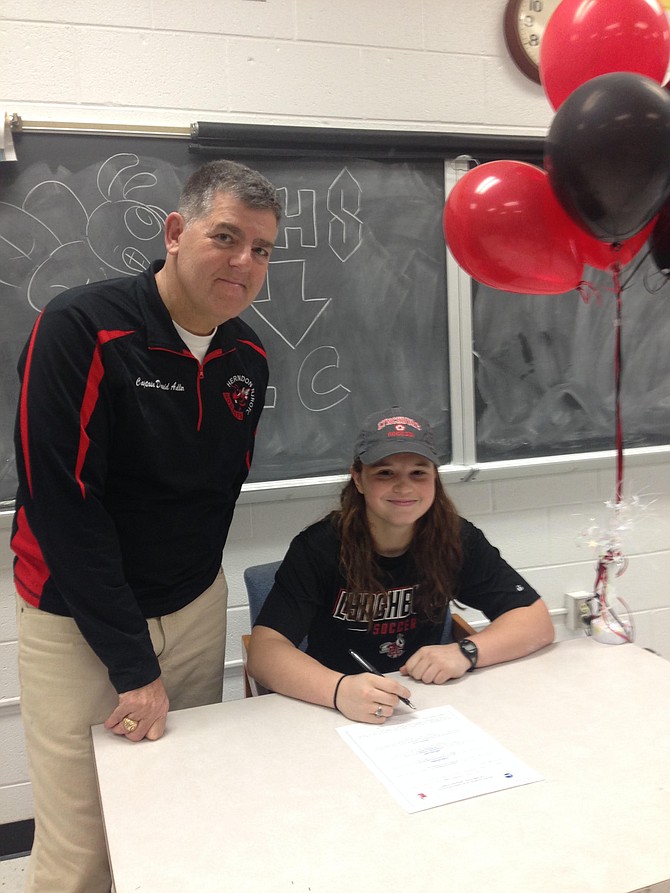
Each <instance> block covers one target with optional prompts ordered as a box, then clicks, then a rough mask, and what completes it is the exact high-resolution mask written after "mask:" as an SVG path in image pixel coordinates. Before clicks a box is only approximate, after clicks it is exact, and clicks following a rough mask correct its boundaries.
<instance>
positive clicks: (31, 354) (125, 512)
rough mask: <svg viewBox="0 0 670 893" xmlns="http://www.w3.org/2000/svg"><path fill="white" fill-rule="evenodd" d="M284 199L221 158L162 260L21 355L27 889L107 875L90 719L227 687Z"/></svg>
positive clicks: (93, 297) (74, 886) (19, 536)
mask: <svg viewBox="0 0 670 893" xmlns="http://www.w3.org/2000/svg"><path fill="white" fill-rule="evenodd" d="M280 215H281V211H280V207H279V204H278V201H277V198H276V193H275V189H274V187H273V186H272V184H270V183H269V182H268V181H267V180H266V179H265V178H264V177H262V176H261V175H260V174H259V173H258V172H256V171H252V170H250V169H249V168H247V167H244V166H243V165H239V164H236V163H234V162H229V161H214V162H211V163H210V164H207V165H205V166H204V167H202V168H200V169H199V170H198V171H196V172H195V173H194V174H193V175H192V176H191V177H190V179H189V180H188V181H187V183H186V185H185V187H184V189H183V192H182V195H181V197H180V200H179V204H178V210H177V211H175V212H172V213H170V214H169V215H168V217H167V219H166V223H165V244H166V252H167V256H166V260H165V262H164V263H163V262H156V263H154V264H153V265H152V266H151V268H150V269H148V270H146V271H145V272H143V273H141V274H140V275H139V276H137V277H134V278H123V279H116V280H110V281H104V282H98V283H93V284H89V285H85V286H81V287H78V288H75V289H70V290H69V291H66V292H63V293H62V294H61V295H59V296H58V297H56V298H54V299H53V300H52V301H51V302H50V303H49V304H48V306H47V308H46V310H45V311H44V312H43V313H42V314H41V316H40V317H39V319H38V320H37V322H36V324H35V327H34V329H33V332H32V334H31V337H30V339H29V341H28V344H27V345H26V348H25V350H24V352H23V355H22V357H21V360H20V363H19V374H20V378H21V393H20V398H19V411H18V418H17V425H16V454H17V466H18V473H19V487H18V493H17V502H16V515H15V519H14V526H13V530H12V548H13V550H14V552H15V553H16V558H15V582H16V588H17V592H18V596H19V597H18V599H17V604H18V627H19V671H20V680H21V708H22V716H23V721H24V727H25V734H26V747H27V752H28V760H29V766H30V774H31V780H32V784H33V794H34V801H35V843H34V846H33V851H32V856H31V861H30V866H29V869H28V879H27V886H26V890H29V891H39V893H46V891H53V893H75V891H76V893H103V891H104V893H108V891H109V890H110V885H111V880H110V875H109V867H108V864H107V857H106V853H105V841H104V834H103V828H102V822H101V817H100V807H99V803H98V796H97V787H96V780H95V771H94V765H93V756H92V749H91V742H90V726H91V725H93V724H96V723H101V722H104V724H105V726H106V728H107V729H109V730H110V731H111V732H113V733H115V734H117V735H125V737H126V738H128V739H130V741H140V740H141V739H143V738H147V739H152V740H153V739H157V738H160V736H161V735H162V734H163V731H164V729H165V723H166V717H167V712H168V708H172V709H180V708H183V707H192V706H198V705H200V704H207V703H214V702H216V701H220V700H221V696H222V685H223V664H224V649H225V635H226V603H227V595H228V590H227V586H226V582H225V577H224V576H223V572H222V569H221V559H222V552H223V546H224V544H225V541H226V536H227V533H228V528H229V526H230V523H231V520H232V515H233V509H234V505H235V501H236V499H237V497H238V495H239V492H240V488H241V486H242V483H243V482H244V480H245V478H246V477H247V474H248V471H249V465H250V462H251V457H252V454H253V444H254V435H255V431H256V427H257V424H258V420H259V416H260V413H261V410H262V408H263V404H264V397H265V390H266V386H267V380H268V369H267V361H266V356H265V352H264V350H263V347H262V344H261V342H260V341H259V339H258V337H257V336H256V335H255V333H254V332H253V331H252V330H251V329H250V328H249V326H247V325H246V324H245V323H244V322H242V321H241V320H240V319H238V315H239V314H240V313H241V311H242V310H244V309H245V307H248V306H249V305H250V304H251V302H252V301H253V300H254V298H255V297H256V295H257V294H258V292H259V290H260V288H261V286H262V284H263V281H264V279H265V275H266V272H267V268H268V263H269V258H270V253H271V251H272V246H273V244H274V241H275V238H276V234H277V226H278V221H279V219H280ZM119 784H121V785H122V784H123V779H122V778H120V779H119ZM132 802H133V791H132V790H129V791H128V808H129V809H132ZM147 852H148V858H150V857H151V853H150V847H149V849H148V851H147Z"/></svg>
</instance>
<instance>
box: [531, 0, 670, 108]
mask: <svg viewBox="0 0 670 893" xmlns="http://www.w3.org/2000/svg"><path fill="white" fill-rule="evenodd" d="M669 59H670V29H669V28H668V20H667V17H666V15H665V11H664V10H663V9H662V7H661V6H660V4H659V3H658V2H657V0H588V2H584V0H561V2H560V3H559V5H558V6H557V7H556V9H555V10H554V12H553V13H552V15H551V18H550V19H549V21H548V23H547V27H546V28H545V30H544V34H543V35H542V43H541V44H540V79H541V81H542V86H543V88H544V92H545V93H546V95H547V98H548V99H549V102H550V103H551V104H552V106H553V107H554V108H555V109H557V108H558V107H559V105H560V104H561V103H562V102H563V100H564V99H566V98H567V97H568V96H569V95H570V94H571V93H572V92H573V90H576V89H577V87H579V86H581V85H582V84H584V83H586V81H589V80H591V78H594V77H598V76H599V75H601V74H609V73H610V72H614V71H629V72H633V73H634V74H642V75H645V76H646V77H648V78H651V79H652V80H654V81H657V82H658V83H659V84H662V83H663V82H664V81H665V74H666V71H667V69H668V60H669Z"/></svg>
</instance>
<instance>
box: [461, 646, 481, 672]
mask: <svg viewBox="0 0 670 893" xmlns="http://www.w3.org/2000/svg"><path fill="white" fill-rule="evenodd" d="M458 644H459V646H460V649H461V651H462V652H463V654H464V655H465V656H466V657H467V658H468V660H469V661H470V663H471V664H472V668H474V666H475V664H476V663H477V654H478V651H477V646H476V645H475V643H474V642H471V641H470V639H462V640H461V641H460V642H459V643H458Z"/></svg>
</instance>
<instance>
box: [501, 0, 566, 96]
mask: <svg viewBox="0 0 670 893" xmlns="http://www.w3.org/2000/svg"><path fill="white" fill-rule="evenodd" d="M559 3H560V0H507V4H506V6H505V18H504V22H503V27H504V32H505V43H506V44H507V49H508V50H509V54H510V56H511V57H512V59H513V60H514V62H515V64H516V65H517V67H518V68H519V70H520V71H522V72H523V73H524V74H525V75H526V77H527V78H530V79H531V81H535V83H536V84H539V83H540V43H541V41H542V35H543V34H544V29H545V28H546V26H547V22H548V21H549V18H550V16H551V14H552V12H553V11H554V10H555V9H556V7H557V6H558V4H559Z"/></svg>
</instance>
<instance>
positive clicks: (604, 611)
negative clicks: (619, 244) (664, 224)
mask: <svg viewBox="0 0 670 893" xmlns="http://www.w3.org/2000/svg"><path fill="white" fill-rule="evenodd" d="M620 272H621V268H620V267H619V265H618V264H615V265H614V267H613V268H612V278H613V280H614V295H615V299H616V319H615V323H614V417H615V442H616V489H615V504H614V511H615V513H616V515H617V516H618V514H619V510H620V508H621V500H622V498H623V424H622V421H621V371H622V365H623V363H622V352H621V328H622V326H621V317H622V303H623V302H622V288H621V278H620ZM617 527H618V525H615V530H616V528H617ZM612 565H615V566H617V567H618V570H617V572H616V575H617V577H618V576H620V575H621V574H622V573H623V572H624V571H625V570H626V565H627V561H626V559H625V558H624V556H623V555H622V553H621V549H620V548H619V545H618V543H617V542H616V537H615V536H613V537H612V541H611V542H610V544H609V548H608V549H607V550H606V551H605V554H603V555H601V556H600V558H599V560H598V567H597V570H596V582H595V586H594V588H593V589H594V596H595V597H596V598H597V600H598V606H599V611H600V616H601V617H602V618H603V620H605V621H606V622H607V620H610V621H611V618H612V617H614V619H617V620H618V618H617V617H616V615H615V614H614V612H613V611H612V608H611V606H610V604H609V600H608V597H607V582H608V578H609V573H610V569H611V567H612ZM607 626H608V627H609V629H610V630H611V631H612V632H615V633H616V635H617V636H619V637H620V638H622V639H624V640H626V641H631V639H630V635H629V634H628V630H626V628H625V625H623V624H617V626H619V627H620V629H621V630H626V631H625V632H623V631H619V629H617V628H616V627H614V628H613V624H612V623H611V622H608V623H607Z"/></svg>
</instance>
